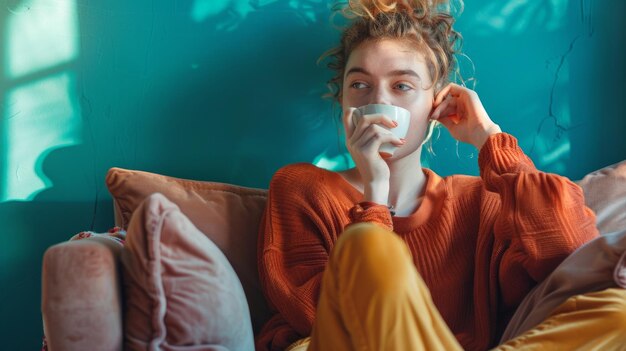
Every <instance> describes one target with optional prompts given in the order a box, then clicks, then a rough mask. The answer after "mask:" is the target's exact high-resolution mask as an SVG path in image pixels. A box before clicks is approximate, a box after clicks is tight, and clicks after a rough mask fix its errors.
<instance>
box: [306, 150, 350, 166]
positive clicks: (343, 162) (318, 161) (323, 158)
mask: <svg viewBox="0 0 626 351" xmlns="http://www.w3.org/2000/svg"><path fill="white" fill-rule="evenodd" d="M312 163H313V164H314V165H316V166H317V167H320V168H324V169H327V170H329V171H342V170H344V169H348V168H352V167H354V161H352V157H351V156H350V153H345V154H339V155H336V156H334V157H331V156H329V155H328V149H326V150H324V152H322V153H321V154H319V155H318V156H316V157H315V158H314V159H313V162H312Z"/></svg>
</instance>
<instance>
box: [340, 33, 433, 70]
mask: <svg viewBox="0 0 626 351" xmlns="http://www.w3.org/2000/svg"><path fill="white" fill-rule="evenodd" d="M353 67H361V68H364V69H365V70H367V71H368V72H371V73H372V75H385V73H386V72H390V71H394V70H406V69H411V70H414V71H416V72H417V73H418V74H419V75H420V77H422V79H426V80H428V79H429V78H430V74H429V73H428V65H427V61H426V59H425V56H424V54H422V53H421V52H420V51H419V49H418V48H417V47H412V46H411V44H409V43H407V42H405V41H400V40H393V39H387V40H380V41H366V42H364V43H361V44H360V45H359V46H357V47H356V48H355V49H354V50H352V53H351V54H350V56H349V57H348V62H347V63H346V69H345V72H348V70H350V69H351V68H353Z"/></svg>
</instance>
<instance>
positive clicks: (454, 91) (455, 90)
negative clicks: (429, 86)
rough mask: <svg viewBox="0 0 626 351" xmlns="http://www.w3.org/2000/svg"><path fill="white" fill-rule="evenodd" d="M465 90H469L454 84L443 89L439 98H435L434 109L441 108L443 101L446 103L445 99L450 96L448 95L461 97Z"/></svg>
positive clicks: (438, 94)
mask: <svg viewBox="0 0 626 351" xmlns="http://www.w3.org/2000/svg"><path fill="white" fill-rule="evenodd" d="M463 89H467V88H464V87H462V86H460V85H458V84H454V83H450V84H448V85H446V86H445V87H444V88H443V89H441V91H440V92H439V93H437V96H436V97H435V101H434V103H433V107H437V106H439V104H440V103H441V102H442V101H444V99H445V98H446V97H447V96H448V94H449V95H450V96H452V97H459V96H460V95H461V93H462V92H463Z"/></svg>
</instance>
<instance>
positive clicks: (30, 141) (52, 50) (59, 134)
mask: <svg viewBox="0 0 626 351" xmlns="http://www.w3.org/2000/svg"><path fill="white" fill-rule="evenodd" d="M6 10H7V12H8V14H9V15H8V17H7V21H6V30H5V33H6V34H5V35H6V41H5V46H4V52H5V53H6V54H5V57H4V63H5V64H4V76H5V77H4V81H5V85H4V86H5V87H6V90H5V95H4V96H3V100H4V101H3V105H4V109H3V111H2V113H3V114H4V116H3V118H2V122H3V123H4V126H2V129H1V130H2V131H3V132H4V135H3V136H2V137H3V139H4V144H5V145H6V148H5V149H4V150H2V152H4V153H5V162H6V164H5V165H3V166H4V168H3V169H2V171H3V173H4V174H2V179H3V182H2V183H1V184H0V187H1V190H2V191H0V202H4V201H10V200H32V199H33V198H34V197H35V195H36V194H37V193H38V192H40V191H42V190H44V189H46V188H47V187H50V186H51V185H52V184H51V181H50V180H49V179H47V178H46V176H45V174H44V173H43V170H42V169H41V164H42V162H43V160H44V159H45V157H46V156H47V154H48V153H49V152H50V151H52V150H53V149H57V148H59V147H63V146H68V145H74V144H77V143H80V142H81V140H80V135H81V129H82V125H81V119H80V111H79V107H78V104H77V102H76V101H75V99H76V98H75V94H73V93H72V92H73V91H74V90H75V86H76V83H75V82H76V77H75V74H74V73H73V72H71V71H69V70H68V66H69V65H72V64H73V63H74V60H75V59H76V57H77V54H78V43H77V40H76V37H77V27H78V23H77V14H76V5H75V3H74V2H73V1H57V0H27V1H24V2H21V3H19V4H17V2H13V3H9V4H7V7H6Z"/></svg>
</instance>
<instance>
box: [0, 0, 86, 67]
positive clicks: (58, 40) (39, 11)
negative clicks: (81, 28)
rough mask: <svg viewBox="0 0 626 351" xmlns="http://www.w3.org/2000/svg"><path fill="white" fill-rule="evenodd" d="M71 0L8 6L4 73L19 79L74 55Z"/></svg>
mask: <svg viewBox="0 0 626 351" xmlns="http://www.w3.org/2000/svg"><path fill="white" fill-rule="evenodd" d="M75 6H76V5H75V4H74V3H73V1H58V0H26V1H24V2H21V3H20V4H19V7H13V8H8V11H9V14H10V16H9V17H8V19H7V31H6V33H8V37H7V44H6V47H5V50H6V51H5V52H6V53H7V54H6V55H7V56H6V61H5V62H6V64H5V67H4V69H5V75H6V77H7V78H9V79H14V78H19V77H22V76H24V75H26V74H31V73H34V72H37V71H41V70H43V69H46V68H49V67H51V66H56V65H59V64H62V63H65V62H68V61H70V60H72V59H74V58H75V57H76V54H77V42H76V38H75V35H76V33H77V28H76V26H77V22H76V11H75Z"/></svg>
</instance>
